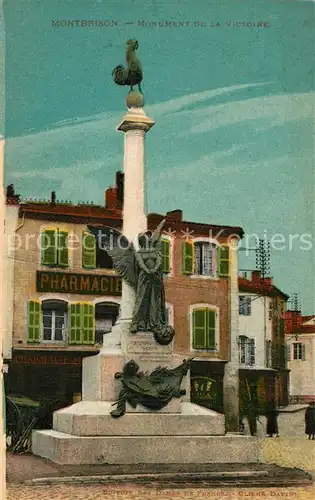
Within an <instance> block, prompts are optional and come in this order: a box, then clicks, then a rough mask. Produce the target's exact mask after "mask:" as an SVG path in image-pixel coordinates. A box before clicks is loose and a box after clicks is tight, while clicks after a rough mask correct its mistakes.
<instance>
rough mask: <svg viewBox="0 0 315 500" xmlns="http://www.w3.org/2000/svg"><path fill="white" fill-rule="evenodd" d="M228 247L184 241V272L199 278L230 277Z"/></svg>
mask: <svg viewBox="0 0 315 500" xmlns="http://www.w3.org/2000/svg"><path fill="white" fill-rule="evenodd" d="M229 268H230V257H229V247H228V246H217V245H216V244H213V243H210V242H206V241H202V242H199V241H195V242H194V241H193V240H191V241H184V242H183V247H182V272H183V274H194V275H199V276H229V272H230V270H229Z"/></svg>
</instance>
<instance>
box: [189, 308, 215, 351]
mask: <svg viewBox="0 0 315 500" xmlns="http://www.w3.org/2000/svg"><path fill="white" fill-rule="evenodd" d="M216 323H217V314H216V311H214V310H212V309H210V308H208V307H200V308H199V307H198V308H196V309H193V310H192V325H191V330H192V348H193V349H202V350H208V351H215V350H216V348H217V343H216V330H217V324H216Z"/></svg>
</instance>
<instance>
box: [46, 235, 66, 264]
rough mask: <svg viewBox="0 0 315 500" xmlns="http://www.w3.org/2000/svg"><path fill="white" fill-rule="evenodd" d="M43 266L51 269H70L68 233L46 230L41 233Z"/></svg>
mask: <svg viewBox="0 0 315 500" xmlns="http://www.w3.org/2000/svg"><path fill="white" fill-rule="evenodd" d="M40 248H41V264H42V265H43V266H51V267H56V266H58V267H68V265H69V249H68V232H67V231H61V230H59V229H46V230H45V231H42V232H41V247H40Z"/></svg>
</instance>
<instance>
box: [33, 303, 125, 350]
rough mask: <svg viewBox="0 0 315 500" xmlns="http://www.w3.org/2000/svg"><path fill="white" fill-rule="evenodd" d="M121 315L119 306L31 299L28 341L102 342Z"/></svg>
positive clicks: (114, 304)
mask: <svg viewBox="0 0 315 500" xmlns="http://www.w3.org/2000/svg"><path fill="white" fill-rule="evenodd" d="M118 314H119V305H118V304H117V303H108V302H102V303H99V304H96V305H95V304H93V303H91V302H73V303H71V304H69V305H68V303H67V302H65V301H62V300H45V301H42V302H41V301H39V300H30V301H29V302H28V342H31V343H40V342H66V341H67V342H68V343H69V344H89V345H93V344H95V343H100V344H101V343H103V335H104V334H106V333H109V332H110V331H111V329H112V326H113V325H114V324H115V323H116V320H117V317H118Z"/></svg>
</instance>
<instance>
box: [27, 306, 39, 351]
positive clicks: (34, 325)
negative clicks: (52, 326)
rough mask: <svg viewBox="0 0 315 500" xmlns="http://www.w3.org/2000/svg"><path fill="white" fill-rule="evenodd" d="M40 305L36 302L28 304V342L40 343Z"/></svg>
mask: <svg viewBox="0 0 315 500" xmlns="http://www.w3.org/2000/svg"><path fill="white" fill-rule="evenodd" d="M41 319H42V314H41V303H40V302H39V301H38V300H29V302H28V342H34V343H35V342H40V337H41Z"/></svg>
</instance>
